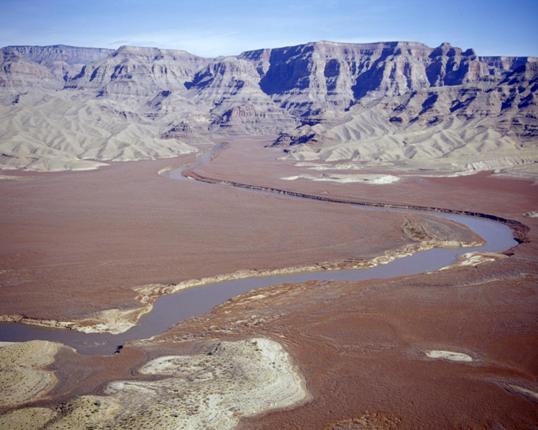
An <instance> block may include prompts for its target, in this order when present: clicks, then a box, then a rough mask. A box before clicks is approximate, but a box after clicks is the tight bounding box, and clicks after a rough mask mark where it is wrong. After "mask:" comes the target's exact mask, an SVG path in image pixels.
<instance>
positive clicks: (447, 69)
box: [0, 42, 538, 175]
mask: <svg viewBox="0 0 538 430" xmlns="http://www.w3.org/2000/svg"><path fill="white" fill-rule="evenodd" d="M537 90H538V62H537V59H536V58H532V57H479V56H477V55H476V54H475V53H474V51H473V50H471V49H468V50H466V51H463V50H462V49H460V48H456V47H452V46H451V45H449V44H447V43H444V44H442V45H440V46H439V47H437V48H430V47H428V46H426V45H424V44H421V43H416V42H380V43H370V44H348V43H334V42H316V43H308V44H304V45H298V46H293V47H286V48H277V49H263V50H257V51H249V52H245V53H243V54H241V55H239V56H231V57H219V58H215V59H206V58H201V57H197V56H195V55H192V54H189V53H187V52H185V51H179V50H163V49H158V48H140V47H127V46H124V47H120V48H119V49H117V50H105V49H96V48H76V47H67V46H63V45H56V46H51V47H6V48H3V49H2V50H1V51H0V123H1V124H2V127H1V129H0V148H1V153H2V158H1V159H0V160H1V165H2V167H4V168H26V169H31V170H51V169H52V170H61V169H74V168H75V169H79V168H96V167H98V166H99V165H100V164H101V162H106V161H108V160H133V159H150V158H162V157H172V156H175V155H178V154H182V153H185V152H190V151H195V150H196V148H195V147H196V146H197V145H198V144H200V143H207V142H210V141H211V140H212V139H213V138H214V137H215V136H227V135H229V136H232V135H237V134H242V135H245V134H246V135H248V134H251V135H260V134H263V135H275V142H274V144H275V145H281V146H282V147H283V149H284V150H285V153H286V156H287V157H291V158H292V159H296V160H299V161H305V160H307V161H308V160H309V161H316V162H317V163H320V164H321V165H322V168H325V169H330V168H332V167H334V166H333V164H332V162H335V161H345V162H348V163H349V162H351V164H349V166H351V167H356V168H359V167H364V166H379V165H382V166H387V165H388V166H391V167H394V166H396V167H400V168H411V169H417V168H420V169H424V168H426V169H429V168H436V169H437V168H439V167H440V168H442V169H444V170H447V171H449V172H454V171H456V172H459V171H462V170H465V171H475V170H484V169H510V170H511V171H517V172H518V173H521V172H523V173H526V174H529V173H530V174H532V175H534V174H535V173H536V161H537V160H538V149H537V147H538V145H537V143H538V119H537V116H538V108H537V105H536V92H537ZM353 163H355V164H353ZM514 166H516V169H515V170H514V169H513V168H514ZM318 167H319V166H318Z"/></svg>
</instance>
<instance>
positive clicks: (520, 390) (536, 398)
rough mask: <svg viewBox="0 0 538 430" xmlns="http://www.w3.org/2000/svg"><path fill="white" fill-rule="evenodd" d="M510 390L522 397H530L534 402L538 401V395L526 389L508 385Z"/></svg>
mask: <svg viewBox="0 0 538 430" xmlns="http://www.w3.org/2000/svg"><path fill="white" fill-rule="evenodd" d="M508 386H509V387H510V388H511V389H512V390H514V391H516V392H518V393H520V394H523V395H524V396H527V397H530V398H531V399H532V400H534V401H538V393H536V392H535V391H532V390H529V389H528V388H524V387H520V386H519V385H514V384H509V385H508Z"/></svg>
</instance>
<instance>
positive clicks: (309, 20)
mask: <svg viewBox="0 0 538 430" xmlns="http://www.w3.org/2000/svg"><path fill="white" fill-rule="evenodd" d="M0 11H1V13H0V46H5V45H13V44H18V45H22V44H37V45H48V44H57V43H63V44H69V45H77V46H99V47H105V48H116V47H118V46H120V45H142V46H159V47H162V48H178V49H185V50H187V51H190V52H192V53H195V54H198V55H204V56H216V55H229V54H237V53H239V52H241V51H244V50H248V49H256V48H262V47H277V46H287V45H293V44H298V43H304V42H308V41H315V40H333V41H344V42H372V41H380V40H414V41H420V42H424V43H426V44H428V45H430V46H437V45H439V44H440V43H441V42H443V41H448V42H450V43H452V44H453V45H456V46H460V47H462V48H470V47H472V48H474V49H475V50H476V52H477V54H479V55H535V56H538V0H487V1H486V0H465V1H464V0H445V1H425V0H407V1H403V0H400V1H397V0H375V1H365V0H355V1H352V0H305V1H295V0H287V1H285V0H266V1H263V0H260V1H234V0H222V1H217V0H215V1H202V0H198V1H181V0H176V1H174V0H153V1H150V0H91V1H90V0H84V1H83V0H78V1H77V0H0Z"/></svg>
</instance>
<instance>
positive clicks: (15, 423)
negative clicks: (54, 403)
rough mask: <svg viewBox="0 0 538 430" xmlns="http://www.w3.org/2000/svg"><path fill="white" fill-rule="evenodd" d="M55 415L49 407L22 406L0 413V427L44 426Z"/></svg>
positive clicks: (15, 429)
mask: <svg viewBox="0 0 538 430" xmlns="http://www.w3.org/2000/svg"><path fill="white" fill-rule="evenodd" d="M55 416H56V412H55V411H53V410H52V409H49V408H23V409H18V410H15V411H11V412H8V413H7V414H4V415H0V429H10V430H28V429H39V428H42V427H44V426H45V425H46V424H47V423H48V422H49V421H50V420H52V419H53V418H54V417H55Z"/></svg>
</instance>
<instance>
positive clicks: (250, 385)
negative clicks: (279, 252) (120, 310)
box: [47, 338, 309, 430]
mask: <svg viewBox="0 0 538 430" xmlns="http://www.w3.org/2000/svg"><path fill="white" fill-rule="evenodd" d="M140 373H142V374H144V375H160V376H166V378H164V379H159V380H156V381H141V380H138V381H137V380H130V381H116V382H111V383H110V384H108V386H107V387H106V389H105V394H106V395H104V396H82V397H79V398H77V399H75V400H74V401H73V402H71V403H70V405H69V407H68V408H66V410H67V411H68V412H67V414H66V415H65V416H64V417H62V418H61V419H59V420H58V421H57V422H56V423H55V424H54V425H52V426H50V427H47V428H51V429H60V428H86V427H91V426H95V427H99V428H101V427H106V426H110V427H111V428H119V429H123V428H129V429H146V428H166V429H219V430H220V429H231V428H234V427H235V426H236V425H237V424H238V422H239V419H240V418H241V417H246V416H252V415H256V414H259V413H262V412H266V411H269V410H273V409H278V408H285V407H291V406H294V405H297V404H299V403H302V402H304V401H306V400H308V399H309V394H308V391H307V389H306V387H305V382H304V380H303V378H302V376H301V375H300V373H299V372H298V370H297V369H296V367H295V366H294V365H293V363H292V361H291V358H290V356H289V355H288V353H287V352H286V351H285V350H284V348H283V347H282V346H281V345H280V344H279V343H277V342H275V341H273V340H269V339H265V338H256V339H250V340H242V341H236V342H221V343H216V344H214V345H213V347H212V348H211V349H210V350H209V351H208V352H207V353H206V354H199V355H194V356H164V357H159V358H156V359H154V360H152V361H150V362H148V363H147V364H146V365H144V366H143V367H142V368H141V369H140Z"/></svg>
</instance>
